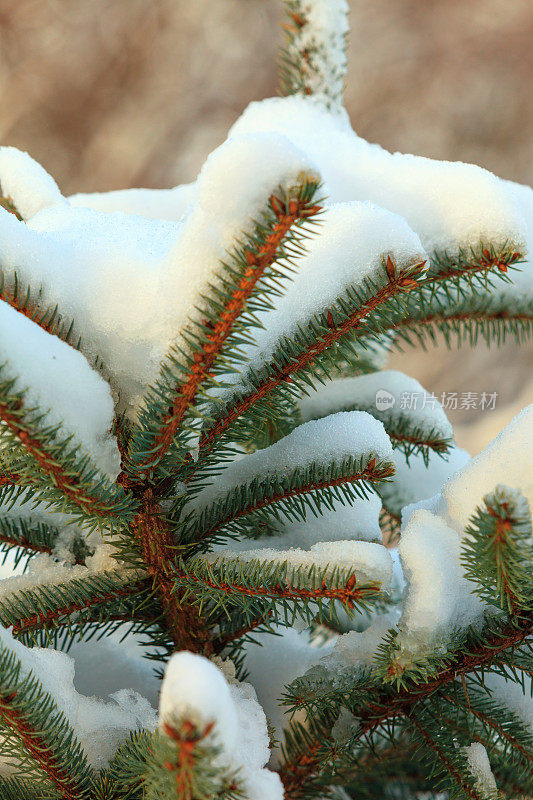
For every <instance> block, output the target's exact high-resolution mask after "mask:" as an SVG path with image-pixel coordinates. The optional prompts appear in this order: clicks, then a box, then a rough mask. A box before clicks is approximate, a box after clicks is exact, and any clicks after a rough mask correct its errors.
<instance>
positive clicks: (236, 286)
mask: <svg viewBox="0 0 533 800" xmlns="http://www.w3.org/2000/svg"><path fill="white" fill-rule="evenodd" d="M227 155H228V154H226V157H227ZM235 156H236V160H237V168H238V160H239V158H241V157H242V154H240V153H239V150H237V151H236V153H235ZM234 160H235V159H234ZM275 166H276V167H277V169H276V171H273V173H272V178H271V182H272V188H273V193H272V194H271V195H270V197H268V199H267V198H266V197H265V204H264V208H263V209H262V210H261V213H260V215H259V217H258V218H257V219H256V220H254V221H253V222H252V223H250V221H249V219H248V217H249V211H248V210H246V211H244V209H243V217H242V225H243V232H242V233H240V234H239V235H238V236H236V239H237V241H238V242H239V244H238V245H237V246H236V247H234V248H233V249H232V250H230V252H229V253H228V254H227V256H226V258H225V261H223V262H222V263H221V264H220V266H219V271H218V274H217V275H216V281H215V278H213V281H214V283H213V285H211V286H210V287H209V289H208V290H204V295H203V299H202V309H203V313H204V317H205V318H204V320H203V321H201V322H198V323H197V325H196V328H195V329H194V332H192V331H190V332H189V333H188V334H186V332H184V331H181V335H182V338H183V337H185V338H188V343H189V346H190V350H191V352H190V354H186V353H184V351H183V343H182V342H181V344H180V345H179V346H176V347H175V348H174V349H173V350H171V353H170V356H169V357H168V359H167V361H166V362H165V363H164V365H163V368H162V378H161V380H160V381H159V383H158V384H157V386H156V387H155V388H154V389H153V390H151V391H150V393H149V396H148V405H147V408H146V409H145V410H144V411H143V412H141V424H142V425H143V427H144V431H141V432H140V433H139V435H138V437H137V439H134V441H133V443H132V448H131V449H132V453H130V459H131V460H132V461H133V463H132V464H131V466H130V471H131V472H133V473H138V472H139V471H141V472H142V474H143V475H144V479H146V478H147V477H150V476H151V474H152V472H153V471H154V469H155V468H156V466H157V465H158V463H159V462H160V461H161V459H162V458H163V457H164V456H165V454H166V453H167V451H169V449H171V448H174V449H175V448H176V441H177V437H178V434H179V430H180V424H181V423H182V420H183V418H184V416H185V414H186V412H187V410H188V409H189V408H190V407H191V406H192V405H195V404H196V405H198V400H197V397H198V394H199V392H200V390H201V388H202V385H203V384H205V383H206V382H209V380H210V379H211V378H212V377H213V375H214V374H216V373H217V359H219V358H220V359H221V361H222V369H223V371H224V372H227V371H228V369H230V365H229V362H228V359H229V358H230V357H231V355H232V350H233V351H235V349H236V348H237V351H238V345H239V344H240V343H241V341H242V337H243V336H249V329H250V328H251V327H253V325H254V320H253V310H254V307H253V306H254V302H253V301H254V300H255V302H256V303H257V298H254V297H253V295H254V294H257V293H258V294H259V295H260V296H261V295H264V294H265V293H266V292H267V291H268V289H267V287H268V282H267V281H268V279H269V278H270V279H272V277H276V278H279V277H280V276H281V273H279V271H278V270H276V269H275V268H274V267H273V265H274V264H275V262H277V261H280V260H283V261H284V262H285V263H286V265H288V263H289V261H291V260H292V259H294V258H295V257H296V256H297V255H298V254H299V253H300V252H301V251H302V249H303V242H304V239H305V238H306V236H307V235H309V233H310V224H311V222H312V221H313V219H314V218H315V217H316V216H317V214H318V213H319V212H320V210H321V208H320V206H319V205H316V204H315V203H314V197H315V194H316V190H317V188H318V181H317V179H316V177H314V176H313V175H310V174H309V173H308V174H303V173H301V174H300V176H299V177H298V182H297V184H296V185H295V186H293V185H291V181H293V180H295V175H294V171H293V170H290V171H289V174H288V175H284V174H283V171H282V170H281V169H280V166H279V165H275ZM234 167H235V165H234ZM285 170H287V167H285ZM276 186H277V188H274V187H276ZM261 188H263V187H261ZM245 224H246V227H244V226H245ZM250 230H251V233H248V231H250ZM210 295H211V296H210ZM245 311H246V312H247V313H243V312H245ZM136 451H139V452H140V453H141V455H139V454H136ZM146 452H149V453H150V456H149V458H148V459H146V458H144V460H143V456H142V453H146ZM182 457H183V454H182ZM139 460H140V463H139Z"/></svg>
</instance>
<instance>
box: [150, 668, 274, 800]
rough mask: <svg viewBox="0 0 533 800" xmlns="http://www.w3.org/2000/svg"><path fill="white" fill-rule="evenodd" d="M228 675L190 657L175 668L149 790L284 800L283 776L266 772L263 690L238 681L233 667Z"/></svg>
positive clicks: (163, 704)
mask: <svg viewBox="0 0 533 800" xmlns="http://www.w3.org/2000/svg"><path fill="white" fill-rule="evenodd" d="M221 668H222V669H223V670H224V674H223V672H222V671H221V669H220V668H219V667H218V666H216V665H215V664H214V663H213V662H211V661H208V660H207V659H205V658H202V657H201V656H197V655H193V654H192V653H188V652H181V653H177V654H175V655H174V656H173V657H172V658H171V659H170V661H169V662H168V665H167V668H166V672H165V678H164V680H163V686H162V689H161V699H160V708H159V719H160V723H159V724H160V735H159V741H156V748H155V754H154V759H153V763H152V764H151V765H150V770H149V774H148V776H147V777H148V783H150V781H152V782H155V785H159V786H161V787H162V788H165V787H167V786H168V788H169V789H170V788H171V787H175V786H176V783H177V785H178V787H179V794H180V797H183V798H184V800H185V799H187V800H192V798H193V797H199V796H202V797H206V798H207V797H214V796H219V794H223V796H224V797H228V799H229V800H230V798H233V797H234V798H237V797H242V796H243V795H244V796H245V797H246V798H247V800H282V797H283V791H282V787H281V781H280V779H279V777H278V776H277V775H276V774H275V773H273V772H270V770H268V769H265V764H266V763H267V761H268V759H269V756H270V751H269V736H268V731H267V724H266V718H265V714H264V712H263V710H262V708H261V707H260V705H259V703H258V702H257V698H256V694H255V691H254V689H253V688H252V686H251V685H250V684H246V683H238V682H237V681H235V680H234V677H233V675H232V672H231V669H230V665H228V666H226V665H221ZM165 773H166V774H165ZM152 785H154V783H153V784H152ZM173 790H174V789H173Z"/></svg>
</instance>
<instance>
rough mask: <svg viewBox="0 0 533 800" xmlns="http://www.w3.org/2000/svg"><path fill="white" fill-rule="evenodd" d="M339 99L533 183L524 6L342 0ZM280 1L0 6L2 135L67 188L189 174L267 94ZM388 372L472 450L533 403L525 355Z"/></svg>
mask: <svg viewBox="0 0 533 800" xmlns="http://www.w3.org/2000/svg"><path fill="white" fill-rule="evenodd" d="M350 7H351V24H352V36H351V44H350V52H349V77H348V85H347V93H346V102H347V108H348V111H349V113H350V116H351V119H352V122H353V124H354V127H355V128H356V130H357V131H358V133H359V134H360V135H362V136H364V137H366V138H367V139H370V140H371V141H377V142H380V143H381V144H382V145H384V146H385V147H387V148H389V149H392V150H402V151H409V152H416V153H419V154H422V155H427V156H431V157H434V158H441V159H460V160H464V161H474V162H476V163H478V164H481V165H482V166H484V167H487V168H488V169H490V170H492V171H494V172H496V173H497V174H499V175H501V176H503V177H505V178H510V179H513V180H517V181H520V182H524V183H525V182H527V183H530V182H531V181H532V177H533V173H532V156H533V139H532V135H531V133H532V122H533V107H532V105H531V102H530V95H531V78H532V75H533V47H532V46H531V40H532V35H533V2H532V0H350ZM280 11H281V2H280V0H90V1H89V2H87V0H46V2H43V0H1V2H0V107H1V113H0V141H1V143H2V144H12V145H15V146H17V147H19V148H22V149H24V150H28V151H29V152H30V153H31V154H32V155H33V156H34V157H35V158H37V159H38V160H39V161H40V162H41V163H42V164H43V165H44V166H45V167H46V169H48V170H49V171H50V172H51V173H52V174H53V175H54V176H55V177H56V179H57V181H58V183H59V185H60V187H61V188H62V190H63V191H64V193H66V194H68V193H71V192H75V191H103V190H107V189H116V188H122V187H129V186H141V185H142V186H149V187H169V186H173V185H175V184H177V183H182V182H185V181H189V180H191V179H193V178H194V177H195V175H196V174H197V172H198V169H199V167H200V166H201V164H202V162H203V160H204V159H205V157H206V155H207V154H208V152H209V151H210V150H211V149H213V148H214V147H215V146H216V145H217V144H219V143H220V142H221V141H222V140H223V139H224V137H225V134H226V131H227V129H228V128H229V126H230V125H231V123H232V122H233V120H234V119H235V117H236V116H237V115H238V114H239V113H240V112H241V110H242V109H243V108H244V107H245V106H246V104H247V103H248V102H249V101H250V100H252V99H260V98H261V97H265V96H269V95H272V94H274V93H275V91H276V67H275V61H276V49H277V44H278V42H279V39H280V30H279V25H278V23H279V18H280ZM393 363H394V365H395V366H399V367H401V368H403V369H405V370H406V371H407V372H409V373H410V374H412V375H414V376H415V377H417V378H419V379H420V380H421V381H422V383H424V385H425V386H426V388H427V389H430V390H432V391H434V392H435V393H436V394H437V396H439V395H440V393H441V392H452V391H458V392H464V391H471V392H482V391H487V392H498V399H497V404H496V410H495V411H484V412H483V411H481V410H479V409H478V410H462V411H461V410H460V409H459V410H457V411H455V412H454V411H451V412H450V416H451V418H452V420H453V421H454V422H455V423H456V424H457V438H458V441H459V443H461V444H463V445H464V446H466V447H468V448H469V449H470V450H471V451H472V452H477V451H478V450H479V449H480V448H481V447H482V446H483V445H484V444H485V443H486V442H487V441H488V440H489V439H490V438H491V437H492V436H493V434H494V433H495V432H496V431H497V430H499V428H500V427H501V426H502V425H503V424H505V423H506V422H507V421H508V420H509V419H510V418H511V416H512V415H513V414H514V413H516V411H517V410H518V409H519V408H520V407H522V406H523V405H525V404H526V403H527V402H532V401H533V379H532V377H531V376H532V373H533V370H532V366H533V348H531V347H529V348H522V349H521V350H517V349H516V348H515V347H514V346H511V345H508V346H507V347H505V348H504V349H503V350H500V351H498V350H494V351H491V352H488V351H487V350H486V348H484V347H482V346H478V348H476V351H475V353H472V352H471V351H469V350H468V349H467V348H465V349H462V350H460V351H457V352H454V353H450V354H449V353H446V351H444V350H443V349H441V351H440V352H439V354H438V356H437V354H436V353H435V350H434V349H432V350H431V351H430V352H429V353H427V354H423V353H422V354H420V353H419V352H418V351H414V350H410V351H409V352H407V353H405V354H404V355H403V356H395V357H394V359H393Z"/></svg>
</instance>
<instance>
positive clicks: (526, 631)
mask: <svg viewBox="0 0 533 800" xmlns="http://www.w3.org/2000/svg"><path fill="white" fill-rule="evenodd" d="M493 622H494V624H493V626H492V628H489V630H488V631H486V632H484V633H483V635H481V634H480V635H478V636H474V635H473V644H472V645H469V644H468V642H465V643H463V645H462V646H461V647H460V649H459V650H457V651H456V652H454V653H450V654H448V658H449V660H450V661H451V664H450V665H447V666H446V667H444V668H443V669H440V670H438V671H437V672H436V674H435V675H434V676H433V677H432V678H431V679H430V680H427V681H426V682H423V681H422V682H416V681H414V680H408V681H406V683H405V684H404V685H403V686H402V688H400V689H398V691H396V692H391V691H390V689H387V688H386V687H384V688H383V689H381V690H379V689H378V690H377V691H376V692H375V694H374V697H373V699H372V702H371V703H370V704H369V705H368V707H367V708H366V709H364V710H362V712H361V716H362V718H363V719H364V721H365V722H364V725H363V728H364V729H365V732H366V731H367V730H373V729H375V727H376V726H377V725H379V724H381V722H383V721H384V720H386V719H388V718H390V717H391V716H395V715H396V714H398V713H401V714H405V713H408V711H409V709H410V708H411V707H413V706H414V705H415V704H417V703H418V702H420V700H423V699H425V698H427V697H430V696H431V695H432V694H433V693H434V692H436V691H438V690H440V689H442V687H444V686H446V685H447V684H449V683H450V682H451V681H454V680H455V679H456V678H457V676H458V675H462V674H467V673H470V672H476V671H477V670H479V669H482V668H484V667H488V666H490V665H491V664H492V663H493V662H494V661H495V660H496V657H497V655H498V654H499V653H501V652H504V651H506V650H509V649H514V648H515V647H517V646H518V645H520V644H521V643H522V642H523V641H524V640H525V639H526V638H527V637H529V636H531V635H532V634H533V613H532V612H531V611H530V612H529V613H524V614H521V615H520V616H518V615H516V616H514V617H513V618H512V619H510V620H508V621H507V622H506V623H502V622H500V621H499V620H494V621H493ZM396 675H397V671H396V670H395V669H394V668H393V669H392V670H391V677H393V676H396Z"/></svg>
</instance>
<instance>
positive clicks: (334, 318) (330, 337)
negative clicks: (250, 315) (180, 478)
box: [186, 257, 424, 481]
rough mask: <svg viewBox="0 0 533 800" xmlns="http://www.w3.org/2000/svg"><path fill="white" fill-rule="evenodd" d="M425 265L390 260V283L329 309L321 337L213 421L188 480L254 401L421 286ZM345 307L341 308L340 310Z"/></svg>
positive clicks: (273, 369)
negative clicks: (397, 263) (364, 297)
mask: <svg viewBox="0 0 533 800" xmlns="http://www.w3.org/2000/svg"><path fill="white" fill-rule="evenodd" d="M423 267H424V263H421V264H415V265H411V266H410V267H407V268H405V269H402V270H397V269H396V268H395V266H394V264H393V263H392V260H391V259H390V257H389V259H387V273H386V274H387V282H386V283H385V284H384V285H382V286H381V288H379V289H376V291H375V292H374V293H373V294H372V295H371V296H370V297H369V298H368V299H367V300H366V301H362V303H361V304H360V305H358V307H357V308H356V310H353V306H352V308H351V309H350V310H349V311H348V310H347V309H348V303H347V302H343V303H342V304H341V303H340V304H339V308H337V307H334V308H332V309H329V310H328V311H326V312H325V313H324V314H323V315H322V317H323V318H324V320H325V324H324V332H323V334H322V335H321V336H318V337H317V338H313V339H312V341H311V342H310V343H309V346H308V347H307V348H306V349H305V350H303V351H302V352H301V353H300V354H299V355H298V356H297V357H296V358H291V359H290V360H288V361H287V363H285V364H284V365H282V366H280V367H276V366H275V365H272V369H270V370H269V374H268V375H267V376H266V377H265V378H264V379H263V380H262V381H260V382H259V383H258V384H257V385H256V386H255V387H254V388H253V389H252V390H251V391H250V392H248V393H243V394H242V395H241V396H239V397H238V398H237V400H236V402H234V403H233V404H231V405H230V406H229V407H228V408H227V409H226V410H225V411H224V413H223V414H221V416H220V417H219V418H218V419H216V420H215V422H214V424H213V425H211V426H210V427H208V428H207V430H206V432H205V433H204V434H203V436H202V438H201V439H200V443H199V457H198V462H197V464H196V465H195V466H194V467H191V469H190V473H189V475H188V476H187V477H186V481H189V480H191V477H192V475H193V474H194V472H196V470H197V469H198V468H199V467H201V466H202V462H203V460H204V459H205V457H206V455H207V454H208V453H209V451H210V450H211V449H212V448H213V446H214V445H215V444H216V443H219V442H220V440H221V437H222V436H223V435H224V434H226V432H227V431H228V428H230V426H231V425H232V424H233V423H234V422H235V421H236V420H238V419H239V417H241V416H242V415H243V414H244V413H245V412H247V411H248V409H250V408H251V407H252V406H253V405H254V404H255V403H257V402H258V401H260V400H262V399H263V398H265V397H266V396H267V395H269V394H270V393H271V392H273V391H274V390H275V389H276V388H277V387H279V386H281V385H283V384H284V383H289V382H291V381H293V380H294V379H295V376H297V375H298V374H299V373H300V372H303V371H304V370H305V369H307V368H309V367H310V366H311V365H312V364H313V362H314V361H316V360H317V359H318V358H319V357H320V356H321V355H322V354H323V353H325V352H326V351H328V350H329V349H330V348H331V347H332V346H333V345H335V344H336V343H337V342H339V341H340V340H341V339H343V338H344V337H345V336H347V334H350V333H352V334H353V333H355V332H357V331H358V330H359V329H362V328H363V327H364V326H365V325H366V324H367V321H368V318H369V317H371V316H372V314H373V313H374V312H377V311H379V310H380V309H381V308H382V307H386V306H387V305H388V304H390V303H391V301H392V300H394V299H395V298H397V297H398V296H400V295H403V294H404V293H405V292H409V291H411V290H413V289H414V288H416V287H417V286H418V282H417V279H418V277H419V276H420V274H421V272H422V270H423ZM341 309H342V310H341Z"/></svg>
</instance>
